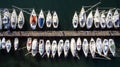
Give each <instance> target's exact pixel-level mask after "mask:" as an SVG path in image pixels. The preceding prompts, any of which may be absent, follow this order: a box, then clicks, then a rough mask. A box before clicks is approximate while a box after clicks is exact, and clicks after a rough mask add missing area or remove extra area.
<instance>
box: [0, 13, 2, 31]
mask: <svg viewBox="0 0 120 67" xmlns="http://www.w3.org/2000/svg"><path fill="white" fill-rule="evenodd" d="M2 24H3V23H2V16H1V12H0V30H2V26H3V25H2Z"/></svg>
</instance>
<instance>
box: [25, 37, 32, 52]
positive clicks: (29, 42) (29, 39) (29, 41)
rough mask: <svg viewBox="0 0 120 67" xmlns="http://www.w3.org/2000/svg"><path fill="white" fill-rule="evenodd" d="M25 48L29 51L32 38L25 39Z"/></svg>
mask: <svg viewBox="0 0 120 67" xmlns="http://www.w3.org/2000/svg"><path fill="white" fill-rule="evenodd" d="M26 47H27V50H28V51H31V48H32V38H28V39H27V44H26Z"/></svg>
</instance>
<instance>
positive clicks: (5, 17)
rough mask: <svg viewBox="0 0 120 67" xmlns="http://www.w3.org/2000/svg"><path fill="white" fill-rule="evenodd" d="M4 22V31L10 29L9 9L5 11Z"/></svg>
mask: <svg viewBox="0 0 120 67" xmlns="http://www.w3.org/2000/svg"><path fill="white" fill-rule="evenodd" d="M2 21H3V25H4V29H10V12H9V10H8V9H7V8H5V9H4V10H3V18H2Z"/></svg>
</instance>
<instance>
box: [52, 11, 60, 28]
mask: <svg viewBox="0 0 120 67" xmlns="http://www.w3.org/2000/svg"><path fill="white" fill-rule="evenodd" d="M52 21H53V28H58V25H59V19H58V15H57V13H56V11H54V12H53V17H52Z"/></svg>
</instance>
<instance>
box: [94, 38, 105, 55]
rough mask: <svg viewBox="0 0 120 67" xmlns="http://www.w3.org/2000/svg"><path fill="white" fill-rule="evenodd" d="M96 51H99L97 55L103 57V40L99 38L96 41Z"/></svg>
mask: <svg viewBox="0 0 120 67" xmlns="http://www.w3.org/2000/svg"><path fill="white" fill-rule="evenodd" d="M96 49H97V53H98V54H99V55H102V51H103V50H102V39H101V38H97V39H96Z"/></svg>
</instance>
